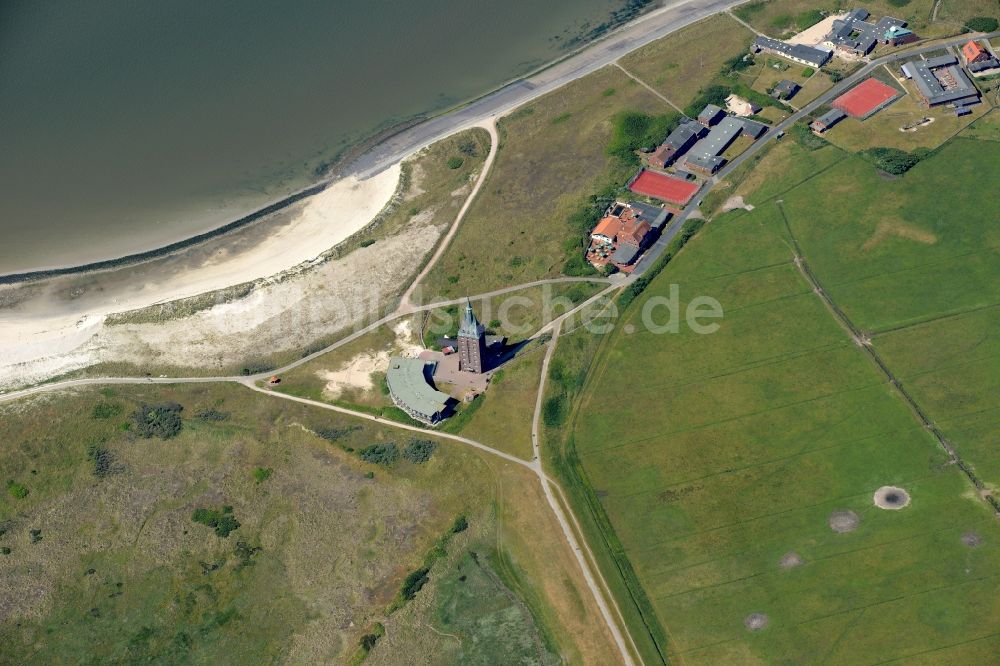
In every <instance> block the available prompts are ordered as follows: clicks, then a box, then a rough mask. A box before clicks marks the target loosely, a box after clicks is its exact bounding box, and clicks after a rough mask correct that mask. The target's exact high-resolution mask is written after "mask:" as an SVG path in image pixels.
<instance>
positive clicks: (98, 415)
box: [90, 402, 125, 419]
mask: <svg viewBox="0 0 1000 666" xmlns="http://www.w3.org/2000/svg"><path fill="white" fill-rule="evenodd" d="M124 410H125V408H124V407H122V406H121V405H119V404H118V403H115V402H99V403H97V404H96V405H94V409H93V410H91V412H90V418H92V419H112V418H114V417H116V416H118V415H119V414H121V413H122V412H123V411H124Z"/></svg>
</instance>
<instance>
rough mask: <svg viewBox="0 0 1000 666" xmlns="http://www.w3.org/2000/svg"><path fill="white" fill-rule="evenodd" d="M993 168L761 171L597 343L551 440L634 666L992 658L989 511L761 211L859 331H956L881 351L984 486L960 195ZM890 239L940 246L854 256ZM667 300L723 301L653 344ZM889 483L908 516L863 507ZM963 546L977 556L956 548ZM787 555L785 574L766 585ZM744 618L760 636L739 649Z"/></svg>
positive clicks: (967, 210)
mask: <svg viewBox="0 0 1000 666" xmlns="http://www.w3.org/2000/svg"><path fill="white" fill-rule="evenodd" d="M995 152H996V150H995V144H991V143H979V144H976V143H974V142H972V141H968V140H963V139H959V140H956V141H954V142H952V143H950V144H949V145H947V146H946V147H945V148H944V149H943V150H942V151H941V152H940V153H939V154H938V155H936V156H934V157H933V158H931V159H928V160H926V161H925V162H923V163H921V164H920V165H918V167H916V168H915V169H914V170H912V171H911V172H910V173H908V174H906V175H905V176H904V177H902V178H900V179H896V180H883V179H882V178H880V177H879V176H877V175H876V174H875V173H874V170H873V169H872V168H871V167H870V166H868V165H867V163H865V162H862V161H860V160H859V159H857V158H854V157H850V156H845V155H844V154H843V153H841V152H840V151H837V150H836V149H833V148H829V147H828V148H823V149H820V150H818V151H811V152H807V151H804V150H802V149H801V148H800V147H797V146H795V145H794V144H791V143H786V144H784V145H783V146H782V147H781V149H780V151H779V150H778V149H776V150H774V151H771V153H769V154H768V156H767V157H766V158H765V159H764V161H763V165H762V167H761V168H763V169H774V170H775V172H777V175H776V177H774V178H772V179H770V180H768V181H765V184H764V185H763V186H761V187H759V188H757V191H756V193H754V194H750V195H749V200H750V201H752V202H753V203H754V204H755V205H756V206H757V208H756V209H755V210H754V211H753V212H749V213H748V212H744V211H737V212H734V213H730V214H727V215H724V216H722V217H719V218H717V219H716V220H715V221H713V222H712V223H710V224H709V225H708V226H707V227H706V228H705V229H704V230H702V232H700V234H699V235H698V236H697V237H696V238H695V239H694V240H692V241H691V242H690V244H689V245H688V246H687V247H686V248H685V249H684V251H683V252H682V253H681V254H680V255H679V256H678V257H677V258H676V259H675V260H674V261H673V262H672V263H671V264H670V266H669V267H668V268H667V270H665V271H664V272H663V273H662V274H661V275H660V277H659V278H657V280H655V281H654V282H653V284H652V285H651V286H650V287H649V288H648V289H647V290H646V292H645V293H644V295H643V296H642V297H641V298H640V299H639V300H638V301H637V302H636V303H635V304H633V306H632V307H631V308H630V309H629V310H628V311H627V312H626V314H625V317H624V320H623V321H622V322H620V324H619V325H618V326H617V327H616V329H615V332H614V333H613V334H612V335H611V337H610V338H609V339H607V340H605V341H604V342H603V343H601V342H593V343H591V347H592V349H596V350H597V351H596V354H597V356H596V361H594V366H593V367H592V368H591V370H590V372H589V375H588V377H587V380H586V385H585V387H584V389H583V392H582V394H581V397H580V399H579V400H578V401H577V403H576V406H575V407H574V408H573V409H572V410H571V411H570V412H569V416H568V427H566V426H563V427H561V428H560V429H559V430H560V431H565V432H559V433H550V435H556V436H555V437H554V439H555V440H556V441H561V442H562V444H563V446H564V447H566V448H565V456H566V459H567V460H569V461H570V462H572V461H573V459H574V457H575V458H576V459H577V460H578V461H579V462H578V468H577V469H578V471H579V472H580V473H581V474H582V475H583V477H584V478H583V481H584V483H585V484H586V485H585V486H584V487H582V488H578V489H577V491H576V492H577V495H576V506H577V508H578V509H581V510H582V511H585V510H586V503H587V501H588V500H587V497H589V498H590V499H589V502H590V504H591V506H593V507H594V508H595V511H594V512H592V515H593V517H592V518H591V520H590V522H589V528H588V529H589V532H590V535H591V538H592V541H593V542H595V543H600V542H601V541H602V540H604V541H605V543H606V544H607V546H608V549H607V550H606V551H605V552H604V553H603V555H602V556H601V557H602V565H603V568H604V570H605V572H606V575H610V574H611V573H614V577H615V578H616V580H617V582H615V583H613V585H615V589H616V593H617V596H618V598H619V601H620V603H623V604H626V605H628V606H629V607H630V610H629V611H628V612H629V613H631V616H630V625H631V626H632V627H633V629H634V630H635V631H636V633H639V634H645V637H644V640H643V641H642V643H643V646H644V653H645V656H646V660H647V662H649V663H656V661H657V659H659V658H660V656H661V655H662V656H663V657H665V658H666V659H668V660H675V661H678V662H682V663H689V664H690V663H753V662H759V663H776V662H777V663H807V662H813V661H821V662H827V663H852V664H853V663H876V662H881V661H888V660H895V659H904V658H912V659H914V660H923V661H926V662H928V663H970V662H972V661H975V660H976V659H977V658H981V657H982V655H984V654H989V653H991V652H995V651H996V650H997V649H1000V640H998V638H997V637H998V635H1000V633H998V629H1000V623H998V622H997V621H996V620H995V619H994V618H995V614H996V612H997V610H1000V604H998V602H997V598H998V595H997V591H998V581H997V579H996V576H995V569H996V566H997V564H998V562H1000V538H998V537H1000V531H998V528H997V525H996V522H995V518H994V517H993V515H992V511H991V510H990V508H989V506H988V505H987V504H986V502H984V501H983V500H982V499H980V498H979V496H978V494H977V493H976V491H975V489H974V488H973V486H972V484H971V483H969V481H968V480H967V479H966V478H965V476H964V475H963V474H962V473H961V471H960V470H959V469H958V468H957V467H956V466H954V465H952V464H949V459H948V457H947V456H946V454H945V452H944V451H943V449H942V448H941V447H940V446H939V444H938V442H937V441H936V440H935V439H934V438H933V437H932V436H931V435H930V434H929V433H928V432H927V431H926V430H925V429H924V428H923V427H921V425H920V423H919V422H918V420H917V419H916V418H915V417H914V414H913V412H912V411H911V410H910V409H909V407H908V406H907V405H906V403H905V402H904V401H903V400H902V399H901V398H900V397H899V395H898V394H897V393H896V392H895V391H894V389H893V388H892V387H891V386H890V385H889V383H888V382H887V381H886V378H885V376H884V375H883V374H882V373H881V372H880V371H879V370H878V369H877V367H876V366H875V365H874V364H873V363H872V362H871V361H870V360H869V358H868V357H867V355H866V354H865V353H864V352H863V351H862V350H861V349H860V348H859V347H858V346H857V345H856V344H855V343H854V342H853V341H852V340H851V339H850V337H849V336H848V333H847V332H846V331H845V330H844V329H843V328H842V327H841V326H840V325H839V324H838V323H837V321H836V319H835V318H834V317H833V316H832V314H831V313H830V311H829V310H828V309H827V308H826V306H825V305H824V304H823V302H822V301H821V300H820V299H819V298H818V297H817V295H816V294H814V293H813V290H812V287H811V285H810V284H809V282H808V281H807V280H806V279H805V278H804V277H803V275H802V273H801V272H800V271H799V269H798V268H797V267H796V266H795V265H794V264H793V263H792V259H793V256H794V253H793V249H792V247H793V244H792V239H791V237H790V236H789V234H788V228H787V227H786V223H785V220H784V218H783V216H782V210H781V208H779V206H778V205H776V203H775V200H776V199H778V200H782V201H783V202H784V203H783V207H784V211H785V213H786V214H787V217H788V221H789V226H790V227H791V229H792V231H793V232H794V234H795V235H796V237H797V238H798V240H799V242H800V243H801V245H802V248H803V253H804V255H805V257H806V259H807V260H808V261H809V264H810V266H811V267H812V268H813V270H814V271H815V273H816V274H817V276H818V277H819V279H820V281H821V282H822V283H823V284H824V286H825V287H826V288H827V289H828V291H830V293H831V294H833V295H834V298H835V300H836V301H837V303H838V304H839V305H840V306H841V307H842V308H843V309H844V310H845V311H846V312H847V314H848V315H849V316H851V317H852V318H854V319H855V321H856V322H858V323H863V326H864V327H867V328H874V329H876V330H877V329H878V328H879V327H887V326H895V325H899V324H900V323H907V322H910V321H922V320H924V319H930V318H935V317H940V316H941V315H945V314H949V313H955V312H959V313H963V314H960V315H958V316H954V317H951V318H945V319H934V321H932V322H931V323H928V324H925V325H922V326H920V327H918V328H907V329H903V330H901V331H897V332H893V333H887V334H885V335H884V336H876V337H875V340H874V345H875V348H876V349H877V350H879V351H880V352H882V353H883V357H884V359H885V360H886V362H887V363H888V365H889V367H890V368H892V369H894V370H896V371H897V372H898V373H899V376H900V377H901V378H902V381H903V383H904V385H905V386H906V387H907V388H908V389H909V390H910V391H911V393H912V394H914V395H915V397H916V399H917V401H918V402H921V403H922V406H923V407H924V408H925V409H926V410H927V411H928V412H929V413H930V414H931V416H932V418H933V419H935V421H936V422H937V423H938V425H939V426H940V427H941V428H942V429H943V430H944V432H945V434H946V435H948V436H949V437H951V438H953V439H954V440H955V444H956V447H957V448H958V450H959V453H960V454H961V455H963V456H964V458H965V459H966V460H967V462H969V463H970V464H971V465H972V466H973V467H974V468H975V469H976V470H977V471H978V472H979V473H980V474H981V475H982V476H984V477H985V478H986V480H987V482H988V484H989V483H995V482H996V481H997V476H996V473H997V472H998V471H1000V469H998V467H997V465H996V463H997V457H996V456H995V455H993V454H992V444H993V443H995V441H996V438H995V435H994V433H995V432H996V431H997V428H996V425H995V424H994V423H993V418H994V417H993V413H994V412H995V408H996V407H997V406H998V405H997V404H996V399H995V398H994V396H995V395H996V393H997V391H996V389H998V388H1000V385H998V384H997V381H996V376H997V373H996V372H995V362H994V360H993V358H994V356H995V355H996V350H997V349H998V348H1000V343H998V342H997V341H996V340H995V339H994V338H995V336H994V335H992V334H991V333H990V331H991V330H992V324H993V323H995V322H994V319H995V318H996V314H995V309H994V308H992V307H989V306H990V305H994V304H996V303H998V302H1000V300H998V299H997V298H996V295H997V294H996V288H995V286H994V285H993V282H995V279H994V278H993V276H992V272H991V271H992V269H991V268H989V267H990V266H991V265H997V262H996V261H995V259H993V258H992V253H993V252H994V251H995V239H994V238H993V236H994V235H995V232H996V229H995V228H994V227H995V224H992V222H991V221H990V220H989V216H988V215H984V211H988V210H991V206H990V202H989V201H987V200H986V197H988V196H990V194H989V192H988V190H985V189H981V188H974V187H973V186H972V183H973V179H972V173H973V171H975V173H977V174H978V175H979V177H985V178H987V180H990V179H991V178H993V177H992V176H991V175H990V174H991V173H992V171H991V169H992V168H993V165H996V164H1000V160H998V159H997V156H996V155H995ZM778 158H782V159H786V160H787V159H788V158H790V159H792V160H793V161H797V163H798V165H799V167H800V168H801V169H802V170H800V169H790V168H788V167H787V164H788V162H787V161H784V162H776V161H773V160H777V159H778ZM775 165H779V166H777V167H776V166H775ZM810 175H811V176H812V177H809V176H810ZM751 178H752V176H750V177H748V179H747V180H748V181H749V180H750V179H751ZM932 183H933V185H932ZM942 188H944V190H942ZM948 188H951V189H948ZM943 191H944V193H945V194H944V195H943V194H942V192H943ZM885 211H892V212H891V213H890V215H889V216H886V215H885V214H884V212H885ZM887 218H888V219H890V220H893V219H897V220H901V221H903V222H904V223H905V224H906V225H907V228H911V227H912V229H915V230H922V231H928V232H930V233H934V234H935V236H936V240H935V242H933V243H925V242H920V240H919V238H924V239H925V240H926V238H925V237H923V236H918V235H917V234H916V233H915V232H913V231H907V232H906V233H905V234H901V233H899V232H898V227H897V228H896V229H897V231H896V232H895V233H892V234H887V233H886V232H883V233H882V234H881V235H879V236H878V240H877V241H876V242H875V243H873V244H869V241H870V239H871V238H872V237H873V236H875V231H876V229H877V227H878V225H879V223H880V222H881V221H884V220H886V219H887ZM866 245H867V247H866ZM978 255H982V256H981V257H980V256H978ZM960 257H961V258H964V262H960V260H959V258H960ZM960 264H961V266H962V269H960V268H959V265H960ZM911 273H916V274H918V275H919V277H916V276H914V277H911V276H910V274H911ZM991 280H992V282H991ZM671 283H676V284H677V285H679V287H680V293H681V303H682V305H683V304H684V303H686V302H688V301H690V299H692V298H694V297H696V296H700V295H706V296H712V297H714V298H716V299H718V301H719V302H720V303H721V304H722V306H723V308H724V310H725V318H724V319H723V320H722V321H721V328H720V329H719V330H718V332H716V333H714V334H711V335H698V334H695V333H694V332H692V331H690V330H689V329H687V328H686V327H684V326H683V325H682V327H681V331H680V332H679V333H677V334H660V335H657V334H654V333H651V332H649V331H648V330H647V329H646V327H645V326H644V324H643V321H642V309H643V306H644V305H646V304H647V303H650V302H651V300H650V299H653V298H655V297H657V296H667V295H669V286H670V284H671ZM876 285H877V286H876ZM977 308H986V309H978V310H977ZM657 313H659V314H657ZM657 316H659V317H662V316H664V310H663V309H662V308H661V309H659V310H656V311H654V318H655V317H657ZM629 325H631V326H632V327H634V332H632V333H628V332H627V331H628V330H630V327H629ZM918 330H919V331H926V333H921V332H918ZM917 340H922V342H917ZM595 345H596V346H595ZM591 353H593V352H591ZM557 358H558V353H557ZM897 366H898V367H897ZM980 461H981V462H980ZM560 471H561V472H562V473H563V476H564V478H566V476H567V475H566V473H565V470H560ZM570 476H571V475H570ZM890 484H891V485H898V486H902V487H903V488H905V489H906V490H907V491H908V492H909V493H910V495H911V497H912V503H911V504H910V506H908V507H906V508H905V509H903V510H901V511H898V512H893V511H885V510H882V509H879V508H877V507H875V506H874V505H873V501H872V493H873V492H874V491H875V489H877V488H879V487H880V486H882V485H890ZM846 510H850V511H854V512H855V513H856V514H857V515H858V516H859V518H860V524H859V527H858V528H857V529H856V530H855V531H851V532H848V533H843V534H841V533H836V532H834V531H832V530H831V529H830V527H829V526H828V525H827V519H828V517H829V516H830V515H831V513H832V512H834V511H846ZM595 520H596V521H597V523H600V522H604V524H605V530H604V532H603V534H602V533H599V532H597V531H596V529H595V524H597V523H595V522H593V521H595ZM973 533H975V535H977V536H978V538H979V539H981V544H980V545H978V546H976V547H969V546H968V545H966V543H965V542H964V541H963V538H962V537H963V535H965V536H966V537H967V538H968V537H969V535H972V534H973ZM793 552H794V553H796V554H797V555H798V556H799V558H800V559H801V561H802V563H801V564H800V565H798V566H792V567H782V566H781V565H780V564H779V563H780V561H781V560H782V558H783V557H784V556H785V555H787V554H789V553H793ZM619 572H624V573H619ZM636 609H639V610H641V611H642V617H641V618H639V613H638V611H637V610H636ZM752 613H763V614H766V615H767V616H768V618H769V624H768V625H767V626H766V627H765V628H764V629H763V630H760V631H750V630H748V628H747V627H746V626H745V624H744V622H745V620H746V618H747V617H748V616H749V615H750V614H752ZM650 636H651V637H652V638H653V639H655V640H656V642H657V643H658V644H659V650H660V653H659V654H658V653H657V650H656V648H655V647H654V646H653V640H651V639H650Z"/></svg>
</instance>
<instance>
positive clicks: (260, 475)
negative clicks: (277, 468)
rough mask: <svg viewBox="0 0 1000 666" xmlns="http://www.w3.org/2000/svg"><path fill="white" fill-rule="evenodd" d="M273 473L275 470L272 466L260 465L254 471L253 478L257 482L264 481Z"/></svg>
mask: <svg viewBox="0 0 1000 666" xmlns="http://www.w3.org/2000/svg"><path fill="white" fill-rule="evenodd" d="M272 474H274V470H273V469H271V468H270V467H258V468H257V469H255V470H254V471H253V480H254V481H256V482H257V483H264V482H265V481H267V480H268V479H270V478H271V475H272Z"/></svg>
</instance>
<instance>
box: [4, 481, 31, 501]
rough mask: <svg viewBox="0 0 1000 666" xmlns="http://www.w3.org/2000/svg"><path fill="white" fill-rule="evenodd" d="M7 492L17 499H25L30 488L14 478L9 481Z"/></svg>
mask: <svg viewBox="0 0 1000 666" xmlns="http://www.w3.org/2000/svg"><path fill="white" fill-rule="evenodd" d="M7 492H8V493H10V496H11V497H13V498H15V499H24V498H25V497H27V496H28V488H27V487H26V486H24V485H22V484H20V483H17V482H16V481H14V480H10V481H8V482H7Z"/></svg>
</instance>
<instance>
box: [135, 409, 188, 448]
mask: <svg viewBox="0 0 1000 666" xmlns="http://www.w3.org/2000/svg"><path fill="white" fill-rule="evenodd" d="M183 409H184V408H183V407H182V406H180V405H178V404H177V403H176V402H165V403H163V404H161V405H143V406H142V407H141V408H140V409H139V410H138V411H136V412H135V413H133V414H132V421H133V422H134V423H135V429H136V432H137V433H138V434H139V436H140V437H145V438H146V439H149V438H151V437H159V438H160V439H169V438H170V437H174V436H175V435H177V434H178V433H179V432H180V431H181V428H182V427H183V422H182V421H181V410H183Z"/></svg>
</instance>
